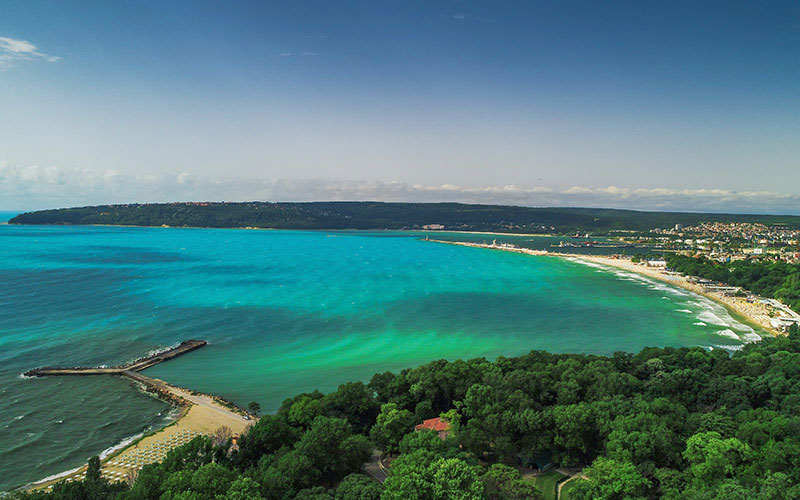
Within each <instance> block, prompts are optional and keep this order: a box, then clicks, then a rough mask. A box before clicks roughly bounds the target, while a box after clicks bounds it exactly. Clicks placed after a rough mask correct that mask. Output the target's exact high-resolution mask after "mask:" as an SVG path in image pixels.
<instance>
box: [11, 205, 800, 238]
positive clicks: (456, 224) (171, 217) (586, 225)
mask: <svg viewBox="0 0 800 500" xmlns="http://www.w3.org/2000/svg"><path fill="white" fill-rule="evenodd" d="M700 222H761V223H764V224H767V225H774V224H785V225H787V226H789V227H791V228H800V217H798V216H778V215H738V214H703V213H681V212H641V211H634V210H614V209H601V208H532V207H518V206H502V205H468V204H461V203H380V202H308V203H266V202H247V203H224V202H214V203H168V204H128V205H101V206H94V207H76V208H62V209H57V210H42V211H37V212H30V213H25V214H21V215H18V216H17V217H14V218H13V219H11V221H9V223H10V224H50V225H52V224H58V225H64V224H67V225H68V224H84V225H87V224H109V225H130V226H163V225H167V226H175V227H184V226H188V227H213V228H234V227H258V228H274V229H422V228H423V226H425V225H428V224H440V225H442V226H444V229H447V230H453V231H492V232H520V233H530V234H536V233H551V232H558V233H567V232H570V231H576V230H581V231H594V232H596V233H603V232H607V231H610V230H635V231H647V230H650V229H653V228H668V227H672V226H674V225H675V224H683V225H693V224H697V223H700Z"/></svg>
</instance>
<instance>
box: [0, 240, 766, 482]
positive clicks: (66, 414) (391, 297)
mask: <svg viewBox="0 0 800 500" xmlns="http://www.w3.org/2000/svg"><path fill="white" fill-rule="evenodd" d="M529 239H530V238H529ZM539 243H542V244H544V245H549V244H551V243H550V241H549V240H547V241H544V242H537V241H536V240H535V239H532V241H531V244H534V245H535V244H539ZM0 285H1V286H0V401H2V404H0V431H2V433H1V434H0V435H2V439H0V489H2V488H9V487H12V486H14V485H19V484H22V483H24V482H27V481H30V480H34V479H39V478H41V477H44V476H47V475H50V474H54V473H57V472H60V471H62V470H65V469H68V468H72V467H76V466H78V465H80V464H81V463H82V462H83V461H85V459H86V458H87V457H88V456H90V455H91V454H94V453H99V452H101V451H103V450H104V449H107V448H108V447H111V446H113V445H115V444H117V443H119V442H120V441H121V440H123V439H124V438H126V437H129V436H132V435H135V434H136V433H139V432H142V431H144V430H146V429H147V428H150V427H153V426H158V425H163V423H164V422H165V417H166V416H167V414H168V411H169V407H168V406H166V405H165V404H163V403H161V402H159V401H157V400H155V399H153V398H150V397H148V396H145V395H143V394H141V393H139V392H138V391H137V390H136V388H134V387H132V386H131V385H130V384H128V383H127V382H125V381H123V380H117V379H108V378H97V379H67V378H61V379H54V378H53V379H35V380H31V379H23V378H21V377H20V376H19V374H20V373H21V372H23V371H25V370H27V369H29V368H32V367H35V366H40V365H76V364H81V365H94V364H115V363H120V362H124V361H126V360H130V359H132V358H135V357H138V356H141V355H142V354H144V353H145V352H147V351H149V350H152V349H157V348H163V347H166V346H169V345H171V344H174V343H176V342H179V341H181V340H184V339H188V338H202V339H206V340H208V341H209V342H210V344H209V346H207V347H205V348H203V349H200V350H198V351H196V352H193V353H191V354H189V355H186V356H183V357H181V358H179V359H176V360H173V361H170V362H168V363H165V364H162V365H159V366H156V367H154V368H151V369H149V370H147V374H148V375H152V376H155V377H159V378H163V379H165V380H168V381H170V382H172V383H175V384H178V385H182V386H186V387H190V388H193V389H196V390H200V391H205V392H212V393H215V394H219V395H221V396H223V397H226V398H228V399H230V400H232V401H234V402H236V403H239V404H243V405H246V404H247V403H248V402H249V401H253V400H255V401H258V402H259V403H261V406H262V407H263V408H265V409H267V410H274V409H276V408H277V407H278V406H279V405H280V403H281V401H282V400H283V399H285V398H286V397H288V396H291V395H293V394H295V393H298V392H301V391H309V390H313V389H320V390H323V391H327V390H330V389H333V388H335V387H336V386H337V385H338V384H340V383H342V382H345V381H348V380H368V379H369V377H370V376H371V375H372V374H373V373H375V372H378V371H385V370H399V369H402V368H405V367H411V366H416V365H419V364H421V363H424V362H427V361H430V360H433V359H438V358H448V359H455V358H459V357H462V358H471V357H479V356H485V357H489V358H494V357H496V356H498V355H505V356H512V355H516V354H521V353H524V352H527V351H529V350H531V349H546V350H550V351H555V352H593V353H611V352H614V351H618V350H627V351H636V350H639V349H641V348H642V347H645V346H648V345H660V346H666V345H670V346H689V345H702V346H707V347H712V346H720V347H726V348H732V349H735V348H738V347H740V346H741V345H742V342H743V341H745V340H752V339H754V338H757V335H755V334H754V332H753V330H752V329H751V328H749V327H748V326H746V325H743V324H741V323H739V322H738V321H736V320H735V319H734V318H731V317H730V316H729V315H728V313H727V312H726V311H725V309H724V308H722V307H721V306H718V305H716V304H713V303H711V302H710V301H708V300H707V299H704V298H702V297H699V296H696V295H692V294H690V293H688V292H685V291H683V290H679V289H676V288H673V287H670V286H667V285H664V284H661V283H656V282H652V281H649V280H646V279H641V278H638V277H635V276H631V275H627V274H625V273H622V272H617V271H612V270H605V269H598V268H595V267H591V266H588V265H585V264H582V263H579V262H570V261H566V260H561V259H555V258H546V257H530V256H524V255H518V254H512V253H504V252H497V251H489V250H481V249H473V248H466V247H457V246H452V245H443V244H437V243H431V242H425V241H421V239H420V235H418V234H413V233H392V232H375V233H349V232H337V233H326V232H301V231H296V232H295V231H244V230H203V229H162V228H110V227H16V226H0Z"/></svg>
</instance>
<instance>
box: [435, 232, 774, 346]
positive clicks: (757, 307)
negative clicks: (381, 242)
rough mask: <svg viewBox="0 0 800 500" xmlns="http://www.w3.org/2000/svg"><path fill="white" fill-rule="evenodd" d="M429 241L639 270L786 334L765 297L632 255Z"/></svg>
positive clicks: (760, 324)
mask: <svg viewBox="0 0 800 500" xmlns="http://www.w3.org/2000/svg"><path fill="white" fill-rule="evenodd" d="M429 241H433V242H435V243H444V244H447V245H459V246H468V247H474V248H487V249H491V250H502V251H506V252H514V253H521V254H526V255H536V256H542V257H558V258H566V259H571V260H578V261H585V262H592V263H594V264H599V265H601V266H607V267H613V268H617V269H621V270H624V271H628V272H631V273H636V274H638V275H641V276H646V277H648V278H652V279H655V280H659V281H662V282H665V283H669V284H671V285H674V286H677V287H680V288H683V289H686V290H689V291H691V292H694V293H696V294H698V295H702V296H704V297H706V298H708V299H710V300H713V301H715V302H717V303H719V304H721V305H723V306H725V307H726V308H727V309H728V310H729V311H731V312H732V313H734V315H736V316H739V317H741V318H742V319H744V320H745V321H746V322H747V323H750V324H751V325H755V326H758V327H759V328H762V329H764V330H766V331H768V332H770V333H771V334H773V335H783V333H782V332H780V331H779V330H776V329H775V328H774V327H773V326H772V323H771V322H770V319H771V318H772V316H773V315H775V314H777V313H778V311H777V310H776V309H775V308H773V307H771V306H769V305H767V304H763V303H761V302H759V300H760V299H762V297H758V298H757V299H756V300H754V301H752V302H748V301H747V300H746V299H745V298H742V297H729V296H727V295H724V294H722V293H720V292H713V291H708V290H705V289H704V288H703V287H702V286H700V285H698V284H696V283H692V282H690V281H689V280H688V279H687V277H685V276H680V275H677V274H668V273H667V272H666V271H665V270H664V269H663V268H658V267H648V266H647V265H644V264H638V263H634V262H631V260H630V259H625V258H614V257H610V256H603V255H584V254H574V253H561V252H548V251H546V250H532V249H529V248H520V247H515V246H512V245H503V244H493V245H486V244H480V243H467V242H457V241H444V240H429Z"/></svg>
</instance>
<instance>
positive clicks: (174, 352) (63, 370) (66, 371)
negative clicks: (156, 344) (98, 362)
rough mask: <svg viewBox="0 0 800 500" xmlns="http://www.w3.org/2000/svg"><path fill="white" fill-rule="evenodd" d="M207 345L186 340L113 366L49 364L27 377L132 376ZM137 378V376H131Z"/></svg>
mask: <svg viewBox="0 0 800 500" xmlns="http://www.w3.org/2000/svg"><path fill="white" fill-rule="evenodd" d="M205 345H208V342H206V341H205V340H185V341H183V342H181V343H180V344H178V345H177V346H175V347H172V348H170V349H167V350H165V351H161V352H158V353H156V354H153V355H151V356H145V357H143V358H139V359H137V360H134V361H132V362H130V363H128V364H126V365H122V366H112V367H82V366H76V367H60V366H48V367H44V368H35V369H33V370H29V371H27V372H25V376H26V377H45V376H52V375H125V376H129V377H130V375H129V374H130V373H133V372H138V371H142V370H144V369H146V368H150V367H151V366H154V365H157V364H159V363H163V362H164V361H169V360H170V359H174V358H177V357H178V356H181V355H183V354H186V353H187V352H190V351H194V350H195V349H199V348H201V347H203V346H205ZM131 378H136V377H131Z"/></svg>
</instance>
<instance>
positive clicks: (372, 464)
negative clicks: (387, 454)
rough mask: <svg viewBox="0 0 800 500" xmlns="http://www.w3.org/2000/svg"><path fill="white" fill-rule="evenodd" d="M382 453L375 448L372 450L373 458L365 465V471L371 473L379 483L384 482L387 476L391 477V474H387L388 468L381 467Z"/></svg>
mask: <svg viewBox="0 0 800 500" xmlns="http://www.w3.org/2000/svg"><path fill="white" fill-rule="evenodd" d="M381 455H383V453H381V452H380V451H379V450H375V451H374V452H372V458H371V459H370V461H369V462H367V464H366V465H365V466H364V472H366V473H367V474H369V475H370V476H371V477H372V478H373V479H375V480H376V481H378V482H379V483H383V482H384V481H386V478H387V477H389V475H388V474H386V470H385V469H384V468H383V467H381Z"/></svg>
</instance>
